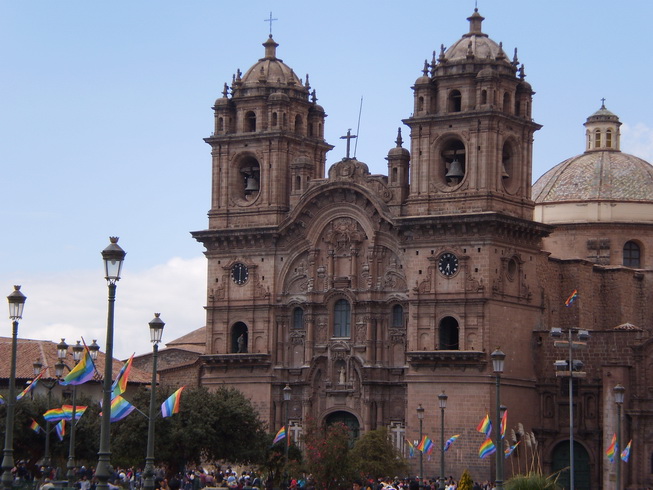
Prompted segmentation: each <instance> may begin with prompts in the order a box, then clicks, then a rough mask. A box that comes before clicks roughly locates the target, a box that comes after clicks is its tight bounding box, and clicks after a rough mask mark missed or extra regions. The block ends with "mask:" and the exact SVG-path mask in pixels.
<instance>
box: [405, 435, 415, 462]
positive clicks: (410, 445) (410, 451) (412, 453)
mask: <svg viewBox="0 0 653 490" xmlns="http://www.w3.org/2000/svg"><path fill="white" fill-rule="evenodd" d="M406 442H407V443H408V457H409V458H414V457H415V446H413V443H412V442H410V441H409V440H408V439H406Z"/></svg>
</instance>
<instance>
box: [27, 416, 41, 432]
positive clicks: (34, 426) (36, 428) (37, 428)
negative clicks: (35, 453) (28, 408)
mask: <svg viewBox="0 0 653 490" xmlns="http://www.w3.org/2000/svg"><path fill="white" fill-rule="evenodd" d="M29 428H30V429H32V430H33V431H34V432H36V433H37V434H38V433H39V431H40V430H41V426H40V425H39V423H38V422H37V421H36V420H34V419H32V423H31V424H29Z"/></svg>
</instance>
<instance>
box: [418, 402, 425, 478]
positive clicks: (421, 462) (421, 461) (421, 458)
mask: <svg viewBox="0 0 653 490" xmlns="http://www.w3.org/2000/svg"><path fill="white" fill-rule="evenodd" d="M417 420H419V442H420V443H421V442H422V424H423V421H424V407H423V406H422V404H421V403H420V404H419V406H418V407H417ZM423 484H424V453H423V451H420V452H419V485H420V486H422V485H423Z"/></svg>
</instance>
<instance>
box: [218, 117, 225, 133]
mask: <svg viewBox="0 0 653 490" xmlns="http://www.w3.org/2000/svg"><path fill="white" fill-rule="evenodd" d="M218 131H224V119H223V118H221V117H219V118H218Z"/></svg>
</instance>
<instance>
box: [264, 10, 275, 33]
mask: <svg viewBox="0 0 653 490" xmlns="http://www.w3.org/2000/svg"><path fill="white" fill-rule="evenodd" d="M275 20H279V19H273V18H272V12H270V17H268V18H267V19H263V22H269V23H270V37H272V22H274V21H275Z"/></svg>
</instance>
